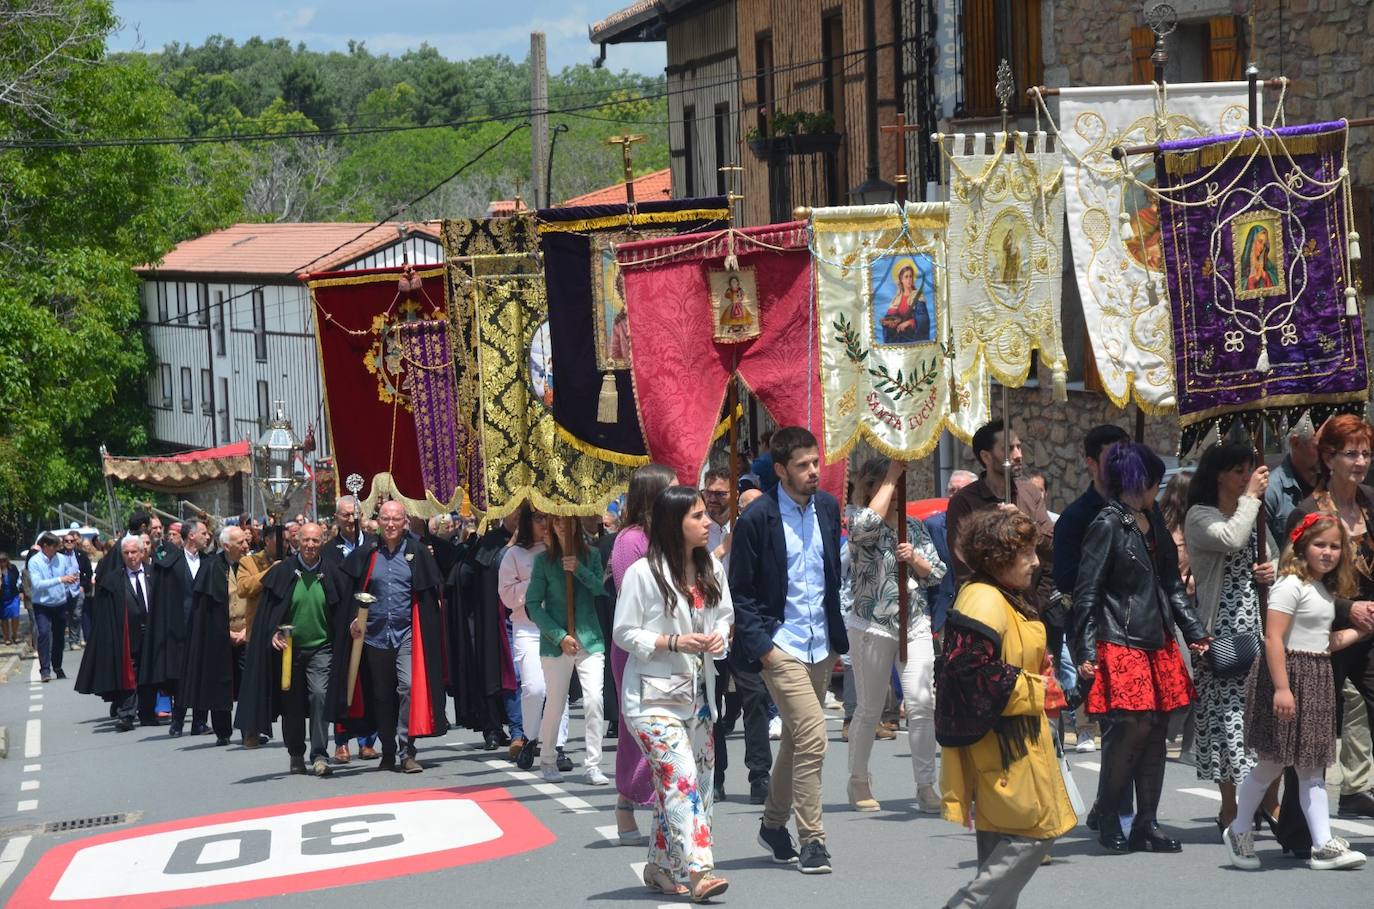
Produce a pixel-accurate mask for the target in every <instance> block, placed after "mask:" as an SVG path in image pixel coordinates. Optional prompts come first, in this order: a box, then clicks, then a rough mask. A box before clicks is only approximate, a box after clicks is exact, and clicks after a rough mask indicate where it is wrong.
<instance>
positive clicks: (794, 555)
mask: <svg viewBox="0 0 1374 909" xmlns="http://www.w3.org/2000/svg"><path fill="white" fill-rule="evenodd" d="M778 514H779V515H780V516H781V518H782V536H783V539H784V540H785V541H786V543H787V600H786V601H785V602H784V603H783V610H782V624H781V625H779V626H778V630H777V631H775V632H773V643H774V644H775V645H776V646H778V647H781V648H782V649H783V650H784V651H786V652H787V653H789V654H791V655H792V656H794V657H796V658H797V659H799V660H801V661H802V662H803V663H819V662H821V661H822V660H824V659H825V658H826V657H828V656H830V634H829V632H828V630H827V628H826V622H825V543H824V541H823V540H822V539H821V522H820V519H819V518H818V517H817V516H816V499H815V497H814V496H813V497H812V498H811V499H810V500H809V501H808V502H807V503H806V505H804V506H803V505H798V504H797V503H796V502H795V501H793V499H792V497H791V496H789V495H788V494H787V492H786V491H785V490H781V489H780V490H778Z"/></svg>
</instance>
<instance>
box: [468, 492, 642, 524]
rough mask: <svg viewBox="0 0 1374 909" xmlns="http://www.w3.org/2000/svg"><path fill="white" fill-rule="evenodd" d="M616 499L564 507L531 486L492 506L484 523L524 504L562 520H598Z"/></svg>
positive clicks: (494, 519)
mask: <svg viewBox="0 0 1374 909" xmlns="http://www.w3.org/2000/svg"><path fill="white" fill-rule="evenodd" d="M618 498H620V493H619V492H617V493H615V494H613V495H608V496H605V497H604V498H601V499H595V500H593V501H592V502H591V503H589V504H587V505H566V504H564V503H562V502H557V501H554V500H553V499H549V498H545V497H544V495H543V493H541V492H539V491H538V490H536V489H535V488H534V487H533V486H522V487H521V488H520V489H517V490H514V491H513V492H512V493H511V497H510V498H509V499H507V500H506V502H505V504H504V505H494V506H492V507H491V509H489V510H488V511H487V513H486V516H485V522H486V524H488V525H489V524H491V523H492V522H494V521H499V520H501V519H502V518H504V517H505V516H506V515H509V514H512V513H514V512H515V511H517V510H519V508H520V506H521V505H523V504H524V503H525V502H529V503H530V505H531V507H533V508H535V509H536V510H538V511H542V512H544V514H551V515H557V516H558V517H562V518H585V517H598V518H599V517H601V516H602V515H603V514H605V513H606V509H607V508H609V507H610V504H611V503H612V502H614V501H615V500H616V499H618Z"/></svg>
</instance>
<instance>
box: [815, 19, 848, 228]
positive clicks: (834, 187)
mask: <svg viewBox="0 0 1374 909" xmlns="http://www.w3.org/2000/svg"><path fill="white" fill-rule="evenodd" d="M821 58H822V62H821V108H822V110H824V111H825V112H826V113H828V114H830V116H831V117H833V118H834V120H835V132H837V133H843V132H844V131H845V104H844V76H845V63H846V58H845V56H844V14H843V13H841V12H840V11H839V10H836V11H835V12H833V13H830V14H829V15H827V16H825V17H824V18H823V19H821ZM848 157H849V156H848V155H846V154H844V153H843V152H841V153H840V154H837V155H831V156H830V157H829V158H828V159H827V161H826V178H827V179H826V196H827V199H826V201H827V202H828V203H829V204H830V205H841V204H843V200H844V198H845V195H846V194H847V188H848V186H849V172H848V168H847V167H846V165H847V164H848Z"/></svg>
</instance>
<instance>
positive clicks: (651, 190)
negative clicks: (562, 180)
mask: <svg viewBox="0 0 1374 909" xmlns="http://www.w3.org/2000/svg"><path fill="white" fill-rule="evenodd" d="M672 197H673V174H672V171H670V170H669V169H668V168H666V167H665V168H663V170H656V171H654V172H653V173H651V174H645V175H644V176H642V177H635V200H636V201H638V202H659V201H662V200H663V199H671V198H672ZM624 201H625V184H624V183H623V182H621V183H614V184H612V185H610V186H607V187H604V188H602V189H596V190H592V191H591V192H589V193H583V194H582V195H580V196H573V197H572V198H571V199H568V200H567V201H565V202H563V203H562V204H560V205H559V207H560V208H564V207H567V206H570V205H616V204H619V203H623V202H624Z"/></svg>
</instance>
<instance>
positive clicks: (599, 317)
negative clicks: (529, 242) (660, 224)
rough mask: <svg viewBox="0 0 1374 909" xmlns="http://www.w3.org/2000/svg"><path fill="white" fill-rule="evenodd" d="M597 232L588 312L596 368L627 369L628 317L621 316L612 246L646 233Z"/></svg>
mask: <svg viewBox="0 0 1374 909" xmlns="http://www.w3.org/2000/svg"><path fill="white" fill-rule="evenodd" d="M659 233H662V232H660V231H650V232H646V233H644V234H628V233H599V234H593V235H592V236H591V253H592V263H591V265H592V314H593V316H594V317H595V318H596V367H597V369H599V370H601V371H603V372H604V371H606V370H611V369H629V368H630V320H629V319H628V318H626V316H625V282H624V281H623V280H621V277H620V266H619V265H618V264H617V263H616V260H615V246H616V244H617V243H623V242H626V241H627V240H631V239H636V240H637V239H643V238H644V236H647V235H649V234H653V235H658V234H659Z"/></svg>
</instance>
